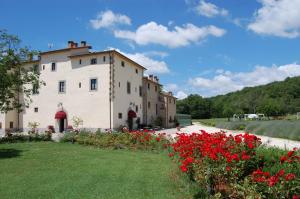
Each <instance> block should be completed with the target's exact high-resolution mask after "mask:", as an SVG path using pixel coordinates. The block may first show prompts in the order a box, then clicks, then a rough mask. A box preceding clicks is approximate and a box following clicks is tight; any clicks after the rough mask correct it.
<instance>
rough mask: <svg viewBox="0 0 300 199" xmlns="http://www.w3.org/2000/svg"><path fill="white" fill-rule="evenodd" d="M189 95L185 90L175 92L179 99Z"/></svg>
mask: <svg viewBox="0 0 300 199" xmlns="http://www.w3.org/2000/svg"><path fill="white" fill-rule="evenodd" d="M187 96H188V95H187V94H186V93H185V92H184V91H178V92H177V93H176V94H175V97H177V98H178V99H184V98H186V97H187Z"/></svg>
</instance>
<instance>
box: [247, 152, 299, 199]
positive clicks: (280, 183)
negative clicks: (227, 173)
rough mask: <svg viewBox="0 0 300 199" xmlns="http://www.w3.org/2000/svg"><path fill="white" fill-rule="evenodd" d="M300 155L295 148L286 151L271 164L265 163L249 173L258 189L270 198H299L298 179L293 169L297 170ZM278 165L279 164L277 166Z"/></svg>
mask: <svg viewBox="0 0 300 199" xmlns="http://www.w3.org/2000/svg"><path fill="white" fill-rule="evenodd" d="M299 163H300V156H299V151H298V150H297V148H294V149H293V150H291V151H289V152H287V153H286V155H283V156H281V157H280V158H279V160H277V162H273V164H265V165H264V166H263V167H261V168H258V169H257V170H256V171H254V172H253V173H252V175H251V181H252V183H253V184H258V185H259V186H258V190H259V191H260V192H262V193H263V194H264V195H267V196H268V197H270V198H271V197H272V198H297V197H298V198H299V196H298V195H296V194H297V193H300V179H299V176H296V173H294V172H293V171H298V172H299ZM278 165H280V166H278Z"/></svg>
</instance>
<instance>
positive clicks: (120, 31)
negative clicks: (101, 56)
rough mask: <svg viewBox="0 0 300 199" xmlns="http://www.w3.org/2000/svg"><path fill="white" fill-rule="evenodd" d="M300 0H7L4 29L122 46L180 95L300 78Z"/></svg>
mask: <svg viewBox="0 0 300 199" xmlns="http://www.w3.org/2000/svg"><path fill="white" fill-rule="evenodd" d="M299 10H300V0H258V1H255V0H248V1H242V0H226V1H222V0H173V1H167V0H163V1H158V0H156V1H155V0H143V1H141V0H126V1H125V0H122V1H120V0H94V1H93V0H85V1H84V0H73V1H67V0H51V1H38V0H26V1H18V0H2V1H1V6H0V28H1V29H7V30H8V32H9V33H13V34H16V35H18V36H19V37H20V38H21V39H22V41H23V44H25V45H28V46H30V47H31V48H33V49H37V50H41V51H46V50H48V49H49V48H48V44H53V49H57V48H63V47H66V44H67V41H68V40H74V41H78V42H79V41H80V40H86V41H87V42H88V43H89V44H91V45H92V46H93V50H104V49H108V48H115V49H118V50H119V51H121V52H122V53H124V54H125V55H127V56H129V57H130V58H132V59H134V60H135V61H137V62H139V63H141V64H143V65H144V66H145V67H147V68H148V69H149V70H148V71H147V72H146V73H147V74H152V73H154V74H155V75H158V76H159V77H160V81H161V83H162V84H164V85H165V89H166V90H171V91H173V92H174V93H175V95H176V96H177V97H179V98H183V97H185V96H186V95H188V94H191V93H198V94H200V95H202V96H214V95H218V94H224V93H228V92H231V91H235V90H239V89H242V88H244V87H246V86H255V85H260V84H266V83H269V82H272V81H278V80H283V79H285V78H286V77H289V76H290V77H293V76H299V75H300V65H299V64H300V11H299Z"/></svg>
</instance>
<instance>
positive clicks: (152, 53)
mask: <svg viewBox="0 0 300 199" xmlns="http://www.w3.org/2000/svg"><path fill="white" fill-rule="evenodd" d="M143 54H144V55H147V56H150V57H160V58H165V57H167V56H169V54H168V53H167V52H163V51H155V50H154V51H149V52H145V53H143Z"/></svg>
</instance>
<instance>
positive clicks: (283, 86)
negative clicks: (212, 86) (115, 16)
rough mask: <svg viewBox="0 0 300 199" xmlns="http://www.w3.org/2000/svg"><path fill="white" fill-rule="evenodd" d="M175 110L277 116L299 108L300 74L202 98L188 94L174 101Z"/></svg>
mask: <svg viewBox="0 0 300 199" xmlns="http://www.w3.org/2000/svg"><path fill="white" fill-rule="evenodd" d="M177 112H178V113H184V114H190V115H191V116H192V118H210V117H231V116H232V115H233V114H234V113H236V114H243V113H264V114H265V115H267V116H278V115H284V114H288V113H291V114H292V113H296V112H300V77H293V78H287V79H285V80H284V81H280V82H273V83H270V84H267V85H262V86H256V87H251V88H244V89H242V90H240V91H236V92H232V93H228V94H226V95H219V96H215V97H210V98H203V97H201V96H199V95H189V96H188V97H187V98H185V99H183V100H178V102H177Z"/></svg>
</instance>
